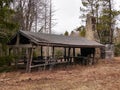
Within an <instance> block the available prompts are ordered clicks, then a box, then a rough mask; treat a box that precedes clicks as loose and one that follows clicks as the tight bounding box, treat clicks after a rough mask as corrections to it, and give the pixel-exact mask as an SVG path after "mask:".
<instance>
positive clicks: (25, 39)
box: [9, 30, 104, 47]
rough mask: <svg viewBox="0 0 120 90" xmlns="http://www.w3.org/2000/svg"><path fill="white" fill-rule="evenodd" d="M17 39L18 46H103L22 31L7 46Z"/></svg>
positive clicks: (14, 42)
mask: <svg viewBox="0 0 120 90" xmlns="http://www.w3.org/2000/svg"><path fill="white" fill-rule="evenodd" d="M17 37H19V44H30V43H32V44H34V45H48V44H49V45H50V46H60V47H103V46H104V45H102V44H100V43H98V42H96V41H91V40H87V39H86V38H83V37H75V36H64V35H55V34H45V33H40V32H29V31H22V30H20V31H19V32H17V33H16V35H15V36H14V37H13V38H12V39H11V40H10V42H9V45H16V42H17Z"/></svg>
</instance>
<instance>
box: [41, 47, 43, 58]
mask: <svg viewBox="0 0 120 90" xmlns="http://www.w3.org/2000/svg"><path fill="white" fill-rule="evenodd" d="M41 58H43V46H41Z"/></svg>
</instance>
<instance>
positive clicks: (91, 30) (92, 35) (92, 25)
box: [85, 14, 98, 41]
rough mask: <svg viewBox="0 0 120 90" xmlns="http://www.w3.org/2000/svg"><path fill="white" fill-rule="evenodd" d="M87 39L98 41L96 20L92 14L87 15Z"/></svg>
mask: <svg viewBox="0 0 120 90" xmlns="http://www.w3.org/2000/svg"><path fill="white" fill-rule="evenodd" d="M85 37H86V38H87V39H89V40H94V41H98V35H97V32H96V18H95V17H93V16H92V15H90V14H88V15H87V20H86V35H85Z"/></svg>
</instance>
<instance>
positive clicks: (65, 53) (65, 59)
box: [64, 48, 66, 61]
mask: <svg viewBox="0 0 120 90" xmlns="http://www.w3.org/2000/svg"><path fill="white" fill-rule="evenodd" d="M64 60H65V61H66V48H64Z"/></svg>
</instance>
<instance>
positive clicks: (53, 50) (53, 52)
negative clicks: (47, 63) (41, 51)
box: [52, 46, 55, 58]
mask: <svg viewBox="0 0 120 90" xmlns="http://www.w3.org/2000/svg"><path fill="white" fill-rule="evenodd" d="M54 54H55V47H54V46H53V47H52V58H54Z"/></svg>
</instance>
